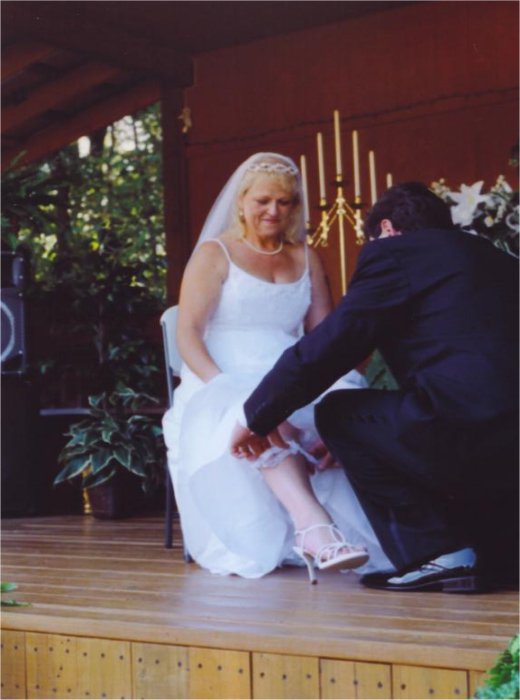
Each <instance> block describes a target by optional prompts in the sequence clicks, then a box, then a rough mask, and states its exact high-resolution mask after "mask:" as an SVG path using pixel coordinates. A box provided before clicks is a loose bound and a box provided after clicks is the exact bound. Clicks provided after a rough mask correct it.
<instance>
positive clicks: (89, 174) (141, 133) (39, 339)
mask: <svg viewBox="0 0 520 700" xmlns="http://www.w3.org/2000/svg"><path fill="white" fill-rule="evenodd" d="M161 138H162V136H161V128H160V115H159V105H153V106H152V107H150V108H148V109H146V110H143V111H142V112H140V113H139V114H137V115H135V116H134V117H127V118H125V120H122V121H121V122H118V123H116V124H114V125H112V126H110V127H108V128H107V129H102V130H100V131H99V132H97V133H95V134H91V135H90V136H89V139H88V140H89V142H90V153H89V154H88V155H86V156H85V157H83V154H82V153H80V149H79V147H78V145H77V144H72V145H70V146H68V147H67V148H65V149H62V150H61V151H60V152H59V153H57V154H56V155H55V156H53V157H52V158H49V159H46V160H43V161H41V162H39V163H36V164H31V165H30V166H25V167H23V168H21V167H19V166H18V165H17V163H16V162H14V163H13V164H11V167H10V169H9V170H8V171H7V172H6V173H4V174H3V176H2V195H3V196H2V244H3V249H4V250H5V249H9V250H15V249H18V248H19V246H20V245H22V246H23V247H24V250H26V251H30V253H31V272H32V274H31V277H32V279H31V281H30V284H29V286H28V288H27V291H26V298H27V308H28V326H29V327H28V333H29V336H30V340H31V342H30V347H31V357H30V363H31V369H35V368H38V369H39V391H40V402H41V405H42V406H43V407H46V408H47V407H55V406H59V407H60V408H61V407H66V406H74V407H75V406H84V405H85V404H86V403H87V397H88V396H91V395H95V394H98V393H101V392H107V393H111V392H112V391H114V389H115V387H116V385H117V384H118V383H119V382H122V383H125V384H126V385H128V386H132V387H133V388H134V389H135V390H136V391H138V392H143V393H148V394H153V395H161V394H162V393H163V386H164V380H163V374H162V357H161V347H160V342H159V341H158V338H157V337H156V329H157V328H158V317H159V316H160V313H161V312H162V311H163V310H164V307H165V286H166V285H165V279H166V251H165V242H164V224H163V201H162V186H161V182H162V177H161V148H160V141H161Z"/></svg>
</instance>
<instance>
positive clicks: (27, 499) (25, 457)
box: [0, 251, 38, 517]
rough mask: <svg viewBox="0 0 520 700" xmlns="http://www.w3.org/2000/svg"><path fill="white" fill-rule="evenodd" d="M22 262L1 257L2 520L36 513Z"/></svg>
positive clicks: (7, 254) (33, 410)
mask: <svg viewBox="0 0 520 700" xmlns="http://www.w3.org/2000/svg"><path fill="white" fill-rule="evenodd" d="M28 271H29V265H28V258H27V256H26V255H25V254H24V253H23V252H18V251H17V252H11V251H2V280H1V282H2V290H1V297H0V306H1V318H2V324H1V330H2V338H1V348H2V354H1V369H2V372H1V374H2V401H1V433H2V440H1V457H2V499H1V500H2V516H4V517H9V516H26V515H33V514H34V513H35V509H36V493H37V483H36V477H37V469H36V465H35V457H36V454H37V450H36V440H37V432H36V430H37V419H38V402H37V398H36V396H35V386H34V383H33V382H32V381H31V379H30V377H29V376H28V371H27V350H26V342H25V337H26V336H25V299H24V292H25V287H26V281H27V275H28Z"/></svg>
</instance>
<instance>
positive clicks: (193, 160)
mask: <svg viewBox="0 0 520 700" xmlns="http://www.w3.org/2000/svg"><path fill="white" fill-rule="evenodd" d="M295 11H297V10H295ZM517 51H518V4H517V3H516V2H501V1H497V2H495V1H487V0H485V1H484V2H455V3H450V2H438V3H418V4H417V5H411V6H406V7H402V8H396V9H392V10H390V11H386V12H382V13H378V14H374V15H369V16H366V17H361V18H358V19H355V20H352V21H347V22H340V23H337V24H333V25H327V26H325V27H320V28H316V29H313V30H306V31H302V32H297V33H293V34H289V35H286V36H280V37H274V38H270V39H266V40H262V41H257V42H254V43H251V44H248V45H244V46H239V47H235V48H228V49H223V50H219V51H214V52H211V53H208V54H205V55H201V56H199V57H198V58H197V59H196V70H195V76H196V78H195V84H194V87H193V88H190V89H188V90H187V91H186V93H185V101H186V105H188V106H189V107H190V108H191V111H192V118H193V128H192V130H191V131H190V133H189V134H188V137H187V158H188V178H189V191H190V227H191V235H192V238H193V239H196V237H197V236H198V232H199V230H200V226H201V225H202V223H203V221H204V218H205V216H206V214H207V212H208V209H209V207H210V205H211V203H212V201H213V199H214V198H215V196H216V195H217V193H218V191H219V190H220V188H221V186H222V185H223V183H224V182H225V181H226V180H227V178H228V176H229V175H230V173H231V172H232V170H233V169H234V168H235V167H236V166H237V165H238V164H239V163H240V162H241V161H242V160H243V159H244V158H245V157H247V156H248V155H250V154H251V153H254V152H256V151H259V150H275V151H280V152H283V153H286V154H287V155H290V156H292V157H294V158H296V159H298V158H299V156H300V154H302V153H305V154H306V155H307V157H308V161H309V187H310V190H311V199H313V200H314V202H315V203H317V172H316V155H315V134H316V132H317V131H318V130H322V131H323V133H324V140H325V159H326V169H327V172H328V177H327V179H328V181H333V177H334V173H333V131H332V112H333V110H334V109H339V110H340V112H341V116H342V130H343V157H344V162H345V163H347V164H350V163H351V146H350V144H351V140H350V134H351V130H352V129H353V128H357V129H359V131H360V148H361V153H362V189H363V194H364V195H365V199H366V196H367V194H368V163H367V153H368V150H369V149H374V150H375V153H376V166H377V173H378V190H379V191H380V190H381V189H382V188H383V187H384V182H385V178H384V176H385V173H386V172H387V171H391V172H392V173H393V174H394V181H403V180H408V179H420V180H423V181H424V182H427V183H430V182H431V181H432V180H434V179H439V178H440V177H444V178H446V179H447V180H448V182H449V184H451V185H452V186H453V187H458V186H459V185H460V184H461V183H462V182H464V183H466V184H469V183H472V182H474V181H476V180H480V179H484V180H485V181H486V184H487V185H488V186H489V185H491V184H492V183H493V182H494V180H495V178H496V176H497V175H498V174H500V173H502V174H505V175H506V176H507V177H508V178H509V180H510V182H511V183H512V184H516V182H517V180H516V173H515V171H514V170H512V169H511V168H510V167H509V166H508V159H509V154H510V149H511V147H512V146H513V145H514V143H515V142H516V141H517V138H518V135H517V132H518V61H517ZM350 192H351V189H350ZM347 196H349V189H348V188H347ZM330 197H332V187H330V190H329V198H330ZM314 221H315V222H316V223H317V212H315V215H314ZM322 252H323V253H324V259H325V261H326V264H327V266H328V268H329V273H330V274H331V277H332V278H333V283H334V288H335V290H336V291H337V290H339V268H338V269H336V268H337V267H338V266H337V262H336V261H335V259H334V250H329V251H327V250H324V251H323V250H322ZM357 252H358V248H357V246H356V245H355V243H354V239H353V236H351V237H349V239H348V245H347V271H348V274H349V275H350V274H351V272H352V270H353V265H354V263H355V259H356V257H357Z"/></svg>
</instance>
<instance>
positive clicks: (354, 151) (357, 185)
mask: <svg viewBox="0 0 520 700" xmlns="http://www.w3.org/2000/svg"><path fill="white" fill-rule="evenodd" d="M352 157H353V159H354V197H356V198H357V197H361V186H360V178H359V144H358V132H357V130H356V129H354V131H353V132H352Z"/></svg>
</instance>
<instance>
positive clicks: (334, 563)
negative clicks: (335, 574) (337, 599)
mask: <svg viewBox="0 0 520 700" xmlns="http://www.w3.org/2000/svg"><path fill="white" fill-rule="evenodd" d="M319 527H325V528H327V529H328V530H329V532H330V534H331V535H332V537H333V541H332V542H329V543H327V544H324V545H323V546H322V547H320V548H319V550H318V551H317V552H316V553H315V554H313V553H312V552H310V551H309V550H308V549H306V548H305V536H306V535H307V534H308V533H309V532H311V531H312V530H316V529H317V528H319ZM294 534H295V536H296V537H301V541H300V545H299V546H295V547H293V550H294V551H295V552H296V554H297V555H298V556H299V557H301V558H302V559H303V561H304V562H305V564H306V565H307V571H308V572H309V580H310V582H311V583H312V584H315V583H317V581H318V579H317V578H316V573H315V568H317V569H320V570H321V571H325V570H335V569H356V568H357V567H358V566H362V565H363V564H365V563H366V562H367V561H368V552H367V550H366V549H365V547H358V546H356V545H352V544H349V543H348V542H347V541H346V540H345V538H344V537H343V535H342V533H341V532H340V531H339V530H338V528H337V527H336V526H335V525H334V523H321V524H319V525H311V526H310V527H307V528H305V530H296V531H295V533H294ZM345 550H346V551H345Z"/></svg>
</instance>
